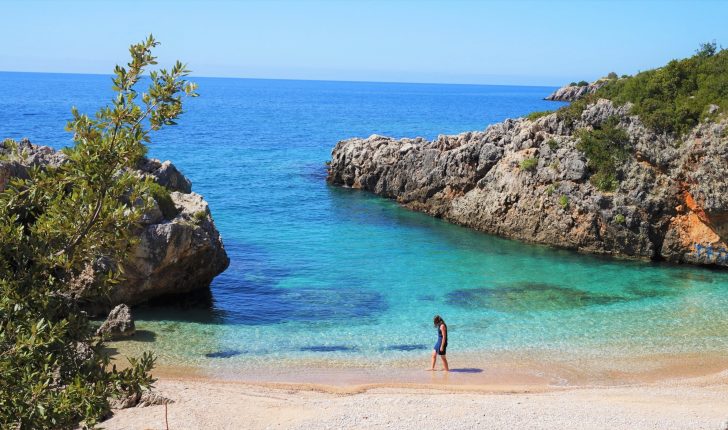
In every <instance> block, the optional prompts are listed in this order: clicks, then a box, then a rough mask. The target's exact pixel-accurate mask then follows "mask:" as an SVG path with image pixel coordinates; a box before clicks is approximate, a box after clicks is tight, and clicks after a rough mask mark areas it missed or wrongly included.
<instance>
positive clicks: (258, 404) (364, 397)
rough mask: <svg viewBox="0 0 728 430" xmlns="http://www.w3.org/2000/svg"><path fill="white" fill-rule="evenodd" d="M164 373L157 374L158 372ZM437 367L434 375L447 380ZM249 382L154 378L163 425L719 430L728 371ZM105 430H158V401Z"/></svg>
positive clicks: (120, 414) (727, 412)
mask: <svg viewBox="0 0 728 430" xmlns="http://www.w3.org/2000/svg"><path fill="white" fill-rule="evenodd" d="M162 373H163V374H164V373H165V372H162ZM445 377H447V376H445V375H444V373H443V372H437V373H436V374H435V375H433V378H434V379H437V378H445ZM439 381H440V383H437V384H407V383H397V382H393V383H375V384H359V385H326V384H304V383H295V384H284V383H249V382H241V381H229V380H215V379H209V378H200V377H193V378H184V377H179V376H172V374H171V373H167V374H166V375H165V376H160V379H159V381H158V382H157V383H156V389H157V391H158V392H159V393H161V394H163V395H165V396H167V397H169V398H171V399H173V400H174V402H175V403H173V404H170V405H168V406H167V411H166V413H167V422H168V424H169V429H180V430H181V429H268V428H281V429H352V428H372V429H389V428H391V429H422V428H449V429H471V428H478V429H612V430H613V429H690V430H696V429H713V430H714V429H724V428H726V423H725V422H726V420H728V370H724V371H721V372H718V373H712V374H709V375H705V376H699V377H687V378H686V377H682V378H672V379H670V378H667V379H661V380H659V381H656V382H650V383H638V384H623V385H611V386H595V385H583V386H568V387H556V386H552V385H544V384H539V383H535V384H533V385H529V384H524V383H519V384H513V385H508V384H506V383H499V384H489V385H470V384H460V383H455V384H445V383H442V380H441V379H439ZM103 427H104V428H107V429H109V430H121V429H128V430H131V429H135V430H136V429H165V428H167V427H166V423H165V407H164V406H153V407H146V408H131V409H126V410H121V411H116V413H115V414H114V416H113V417H112V418H111V419H110V420H108V421H106V422H104V423H103Z"/></svg>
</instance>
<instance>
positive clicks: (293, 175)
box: [0, 73, 728, 366]
mask: <svg viewBox="0 0 728 430" xmlns="http://www.w3.org/2000/svg"><path fill="white" fill-rule="evenodd" d="M194 80H195V81H196V82H198V84H199V87H200V88H199V93H200V95H201V96H200V97H199V98H196V99H191V100H188V101H187V104H186V108H187V112H186V113H185V114H184V115H183V117H182V118H181V119H180V125H179V126H177V127H172V128H168V129H165V130H163V131H161V132H160V133H158V134H156V135H154V136H153V144H152V145H151V147H150V155H151V156H153V157H156V158H160V159H163V160H164V159H170V160H172V161H173V162H174V163H175V164H176V165H177V166H178V167H179V168H180V170H182V171H183V172H184V173H185V174H186V175H187V176H188V177H189V178H190V179H191V180H192V183H193V190H194V191H195V192H197V193H200V194H202V195H204V196H205V198H206V199H207V201H208V202H209V203H210V208H211V210H212V213H213V217H214V219H215V222H216V223H217V226H218V228H219V230H220V231H221V233H222V236H223V239H224V242H225V246H226V249H227V251H228V254H229V255H230V258H231V264H230V268H229V269H228V270H227V271H226V272H225V273H223V274H222V275H220V276H219V277H218V278H217V279H215V281H214V282H213V284H212V286H211V293H210V294H209V295H207V296H205V295H203V297H199V298H195V299H194V300H192V299H191V300H188V301H186V302H182V303H176V304H174V305H172V306H159V305H157V306H150V307H142V308H140V309H138V310H137V313H138V316H139V317H140V321H139V323H138V327H139V328H140V329H142V330H143V333H146V335H145V336H142V337H141V338H142V339H143V340H152V341H153V342H139V341H131V342H126V343H123V344H121V345H120V347H121V348H126V349H127V350H130V351H134V350H135V349H148V348H151V349H154V350H155V351H156V352H157V353H158V355H159V356H160V360H161V362H162V363H168V364H175V363H188V364H190V363H191V364H194V365H202V366H205V365H214V363H220V362H223V363H226V364H225V365H232V364H228V363H236V362H237V361H236V360H238V361H240V362H242V361H245V362H246V363H249V362H251V361H253V362H254V361H255V360H256V359H259V360H266V361H268V362H273V363H275V362H276V361H275V360H276V359H278V360H285V359H290V358H293V357H299V358H300V357H304V358H305V357H316V358H317V359H318V358H321V357H324V358H326V359H328V358H331V359H332V360H333V359H337V360H358V359H360V358H363V357H366V356H371V353H376V357H377V360H382V359H386V358H387V357H392V358H397V357H407V356H408V355H412V354H414V355H418V354H422V352H423V351H426V350H427V349H428V348H430V343H431V342H434V339H433V338H434V330H432V329H431V323H430V321H431V319H432V315H433V314H434V313H441V314H442V315H443V316H445V318H446V320H447V321H448V322H449V323H450V326H451V329H452V336H453V337H452V340H451V341H450V345H451V346H450V348H451V349H453V348H456V349H459V350H468V351H475V352H477V351H503V350H505V351H518V350H520V349H524V348H541V349H554V350H574V351H576V350H579V349H584V348H586V349H589V350H590V351H600V350H601V351H615V350H625V351H627V350H634V349H635V348H636V349H640V350H644V352H650V353H659V352H669V351H683V352H692V351H698V350H704V349H711V348H713V349H714V348H721V347H725V346H726V344H727V343H728V342H727V340H726V336H728V330H727V329H728V321H727V319H726V316H725V312H724V309H725V307H726V304H728V303H726V300H727V299H726V297H728V294H726V292H728V282H727V279H728V278H726V275H725V274H724V273H723V272H711V271H705V270H702V269H699V268H687V267H681V268H674V267H668V266H660V265H653V264H647V263H634V262H618V261H613V260H604V259H598V258H593V257H589V256H583V255H577V254H574V253H570V252H564V251H556V250H553V249H550V248H547V247H539V246H530V245H524V244H520V243H517V242H512V241H507V240H502V239H498V238H494V237H491V236H487V235H483V234H478V233H475V232H472V231H469V230H466V229H463V228H459V227H455V226H451V225H448V224H446V223H444V222H442V221H440V220H436V219H432V218H429V217H427V216H425V215H422V214H418V213H413V212H410V211H407V210H404V209H402V208H400V207H398V206H397V205H396V204H395V203H393V202H391V201H387V200H383V199H380V198H377V197H374V196H371V195H369V194H366V193H363V192H358V191H353V190H347V189H339V188H333V187H330V186H328V185H327V184H326V183H325V176H326V171H325V164H324V163H325V162H326V161H327V160H328V159H329V157H330V151H331V149H332V148H333V146H334V145H335V144H336V142H337V141H339V140H341V139H345V138H348V137H353V136H364V137H365V136H369V135H371V134H381V135H388V136H395V137H414V136H423V137H426V138H428V139H432V138H434V137H436V136H437V135H438V134H453V133H459V132H464V131H469V130H478V129H484V128H485V127H486V126H487V125H488V124H491V123H494V122H498V121H501V120H503V119H505V118H509V117H518V116H522V115H525V114H527V113H529V112H532V111H537V110H546V109H555V108H557V107H558V104H557V103H553V102H547V101H543V100H542V99H543V97H545V96H546V95H548V94H549V92H551V91H552V90H553V88H547V87H518V86H483V85H435V84H393V83H362V82H318V81H285V80H253V79H212V78H198V79H194ZM111 95H112V93H111V81H110V77H108V76H98V75H66V74H30V73H0V137H10V138H15V139H19V138H22V137H28V138H30V139H31V141H33V142H34V143H36V144H43V145H50V146H53V147H55V148H60V147H62V146H65V145H69V144H71V143H72V142H71V141H70V135H69V134H68V133H66V132H64V130H63V127H64V124H65V121H66V120H67V119H68V118H69V117H70V114H69V112H70V108H71V106H76V107H78V108H79V110H81V111H82V112H87V113H92V112H94V111H95V110H96V109H97V108H98V107H99V106H101V105H102V104H104V103H105V102H106V101H107V100H109V99H110V97H111ZM603 297H610V298H611V299H610V300H608V301H605V300H600V298H603ZM375 361H376V360H375ZM280 362H281V363H282V361H280Z"/></svg>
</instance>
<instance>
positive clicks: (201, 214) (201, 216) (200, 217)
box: [193, 211, 207, 224]
mask: <svg viewBox="0 0 728 430" xmlns="http://www.w3.org/2000/svg"><path fill="white" fill-rule="evenodd" d="M193 217H194V219H195V222H197V223H198V224H202V223H203V222H205V220H207V212H205V211H198V212H195V214H194V215H193Z"/></svg>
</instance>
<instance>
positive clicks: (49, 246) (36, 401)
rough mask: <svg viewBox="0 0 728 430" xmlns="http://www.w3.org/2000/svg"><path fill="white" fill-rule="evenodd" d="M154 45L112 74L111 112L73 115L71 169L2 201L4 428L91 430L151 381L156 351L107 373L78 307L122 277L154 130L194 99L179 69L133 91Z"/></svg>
mask: <svg viewBox="0 0 728 430" xmlns="http://www.w3.org/2000/svg"><path fill="white" fill-rule="evenodd" d="M155 46H157V42H156V41H155V40H154V39H153V38H152V37H151V36H150V37H149V38H148V39H147V40H145V41H143V42H142V43H139V44H136V45H132V46H131V48H130V53H131V62H129V63H128V67H127V68H124V67H119V66H117V67H116V69H115V71H114V73H115V76H114V78H113V89H114V91H115V92H116V96H115V97H114V99H113V101H112V104H111V105H110V106H107V107H104V108H102V109H100V110H99V111H98V112H97V113H96V115H95V116H93V117H89V116H87V115H84V114H80V113H79V112H78V111H76V110H75V109H73V110H72V116H73V117H72V119H71V121H69V123H68V125H67V129H68V130H69V131H70V132H72V133H73V139H74V142H75V145H74V146H73V147H71V148H66V149H64V150H63V152H64V154H65V156H66V162H64V163H62V164H61V165H59V166H55V167H54V166H48V167H46V168H44V169H33V170H31V171H30V172H29V178H27V179H14V180H13V181H12V182H11V183H10V184H8V186H7V188H6V189H5V190H4V191H3V192H2V193H0V375H2V377H1V378H0V427H1V428H13V429H70V428H75V427H77V426H78V425H79V423H82V425H84V426H88V427H93V426H95V425H96V423H97V422H98V421H99V420H100V419H102V418H103V417H104V416H105V415H106V414H107V413H108V411H109V402H110V399H112V398H114V397H121V398H123V397H126V396H128V395H130V394H131V395H136V394H138V393H139V391H140V390H141V389H142V387H146V386H149V385H150V384H151V383H152V378H151V376H150V375H149V373H148V372H149V370H150V369H151V367H152V365H153V363H154V359H153V357H152V356H151V355H149V354H144V355H142V357H140V358H139V359H130V366H129V367H128V368H127V369H125V370H118V369H116V367H115V366H114V367H109V358H108V356H107V354H106V353H104V351H103V342H102V341H101V340H100V339H96V338H95V337H94V334H93V327H92V325H91V323H90V321H89V319H88V318H87V316H86V315H85V313H83V312H82V311H81V310H80V309H79V308H78V300H79V299H82V298H83V297H82V295H83V294H84V292H87V291H89V290H94V291H95V292H96V294H103V293H104V292H106V291H108V288H109V287H110V286H111V285H113V284H114V283H116V282H118V281H119V280H120V279H121V276H122V274H121V272H120V270H119V265H118V263H119V262H120V261H122V260H123V258H124V257H125V256H126V254H127V253H128V252H129V250H130V247H131V246H132V245H133V244H134V237H133V236H132V234H131V233H132V231H133V228H134V227H135V226H136V225H137V224H138V222H139V220H140V217H141V215H142V213H143V212H144V210H146V209H147V208H148V207H149V205H150V204H151V200H152V192H151V190H150V188H149V181H147V180H142V179H140V178H139V177H138V176H137V175H135V174H134V173H133V169H132V168H133V167H134V166H135V165H136V163H137V161H138V159H139V158H140V157H142V156H143V155H144V154H145V152H146V146H145V143H147V142H149V139H150V132H151V131H154V130H158V129H159V128H161V127H163V126H166V125H173V124H175V119H176V118H177V117H178V116H179V115H180V114H181V113H182V102H181V97H182V96H183V95H189V96H194V95H196V94H195V93H194V90H195V86H194V84H191V83H189V82H187V81H185V80H184V77H185V76H186V75H187V73H188V72H187V70H186V69H185V67H184V66H183V65H182V64H180V63H179V62H178V63H176V64H175V65H174V66H173V67H172V68H171V69H170V70H160V71H158V72H151V73H150V76H149V77H150V81H151V83H150V86H149V90H148V92H147V93H142V94H139V93H138V92H137V91H136V89H135V87H136V85H137V83H138V82H139V79H140V77H141V76H142V74H143V72H144V69H145V68H146V67H148V66H151V65H154V64H156V61H155V57H153V56H152V54H151V50H152V48H153V47H155ZM139 98H140V99H141V101H142V104H141V105H138V104H137V100H138V99H139ZM10 146H12V145H10ZM18 156H19V155H18ZM99 268H101V269H102V270H101V272H102V273H104V274H105V275H103V276H98V275H97V274H98V273H99V270H98V269H99Z"/></svg>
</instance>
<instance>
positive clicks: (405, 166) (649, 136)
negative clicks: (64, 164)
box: [327, 99, 728, 267]
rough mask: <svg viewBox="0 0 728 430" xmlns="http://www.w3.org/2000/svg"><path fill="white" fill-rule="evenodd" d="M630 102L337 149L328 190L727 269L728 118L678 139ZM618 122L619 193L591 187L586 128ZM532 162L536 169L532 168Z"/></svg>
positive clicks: (484, 227)
mask: <svg viewBox="0 0 728 430" xmlns="http://www.w3.org/2000/svg"><path fill="white" fill-rule="evenodd" d="M629 111H630V105H629V104H627V105H623V106H619V107H617V106H614V105H613V104H612V103H611V102H610V101H609V100H606V99H600V100H598V101H596V102H595V103H592V104H590V105H588V106H587V107H586V109H585V110H584V111H583V112H582V113H581V115H580V117H579V118H576V119H571V120H567V119H563V118H560V116H559V114H558V113H551V114H548V115H545V116H542V117H540V118H537V119H534V120H529V119H525V118H518V119H508V120H506V121H504V122H502V123H498V124H494V125H491V126H489V127H488V128H487V129H486V130H485V131H474V132H467V133H462V134H459V135H455V136H439V137H438V138H437V139H435V140H433V141H428V140H425V139H422V138H415V139H399V140H397V139H392V138H388V137H382V136H376V135H375V136H371V137H369V138H366V139H349V140H344V141H341V142H339V143H338V144H337V145H336V146H335V147H334V149H333V151H332V158H331V162H330V165H329V169H328V178H327V180H328V182H329V183H331V184H333V185H339V186H344V187H351V188H357V189H362V190H367V191H370V192H373V193H376V194H378V195H381V196H383V197H387V198H390V199H394V200H396V201H397V202H399V203H400V204H402V205H403V206H405V207H407V208H409V209H412V210H417V211H421V212H424V213H427V214H430V215H432V216H435V217H439V218H443V219H445V220H448V221H450V222H453V223H456V224H460V225H463V226H467V227H471V228H474V229H477V230H480V231H483V232H487V233H491V234H495V235H499V236H503V237H508V238H513V239H518V240H522V241H526V242H533V243H541V244H547V245H552V246H556V247H560V248H567V249H573V250H578V251H580V252H585V253H592V254H605V255H612V256H619V257H627V258H636V259H651V260H667V261H670V262H674V263H690V264H699V265H715V266H722V267H728V246H727V245H726V238H727V237H728V181H727V180H726V179H725V177H724V172H725V171H726V168H727V167H728V165H727V164H728V162H727V161H726V160H728V141H727V140H726V138H725V136H726V134H728V122H726V121H725V120H724V121H723V122H719V123H705V124H700V125H698V126H697V127H695V128H694V129H693V130H692V131H691V132H690V133H689V134H688V135H687V136H686V137H684V138H683V139H682V140H680V141H678V140H676V139H674V138H670V137H669V136H666V135H661V134H657V133H655V132H653V131H651V130H650V129H649V128H647V127H645V126H644V125H643V124H642V122H641V121H640V119H639V118H638V117H637V116H634V115H630V113H629ZM609 118H616V119H617V120H618V127H620V128H621V129H623V130H625V131H626V133H627V134H628V136H629V140H630V146H631V147H630V150H629V155H628V157H627V159H626V160H625V161H624V162H623V163H622V164H621V165H620V166H619V168H618V170H619V172H618V174H619V176H620V177H621V178H622V180H621V181H620V183H619V185H618V187H617V188H616V189H615V190H614V191H613V192H605V191H600V190H599V189H598V188H596V187H595V186H594V185H593V184H592V183H591V182H590V181H589V177H590V175H591V172H590V169H589V167H588V160H587V159H586V157H585V155H584V153H582V152H581V151H580V150H578V149H577V143H578V141H579V138H578V136H577V130H580V129H587V130H590V129H593V128H595V127H599V126H600V125H601V124H603V123H604V122H605V121H607V119H609ZM526 160H528V161H526Z"/></svg>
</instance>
